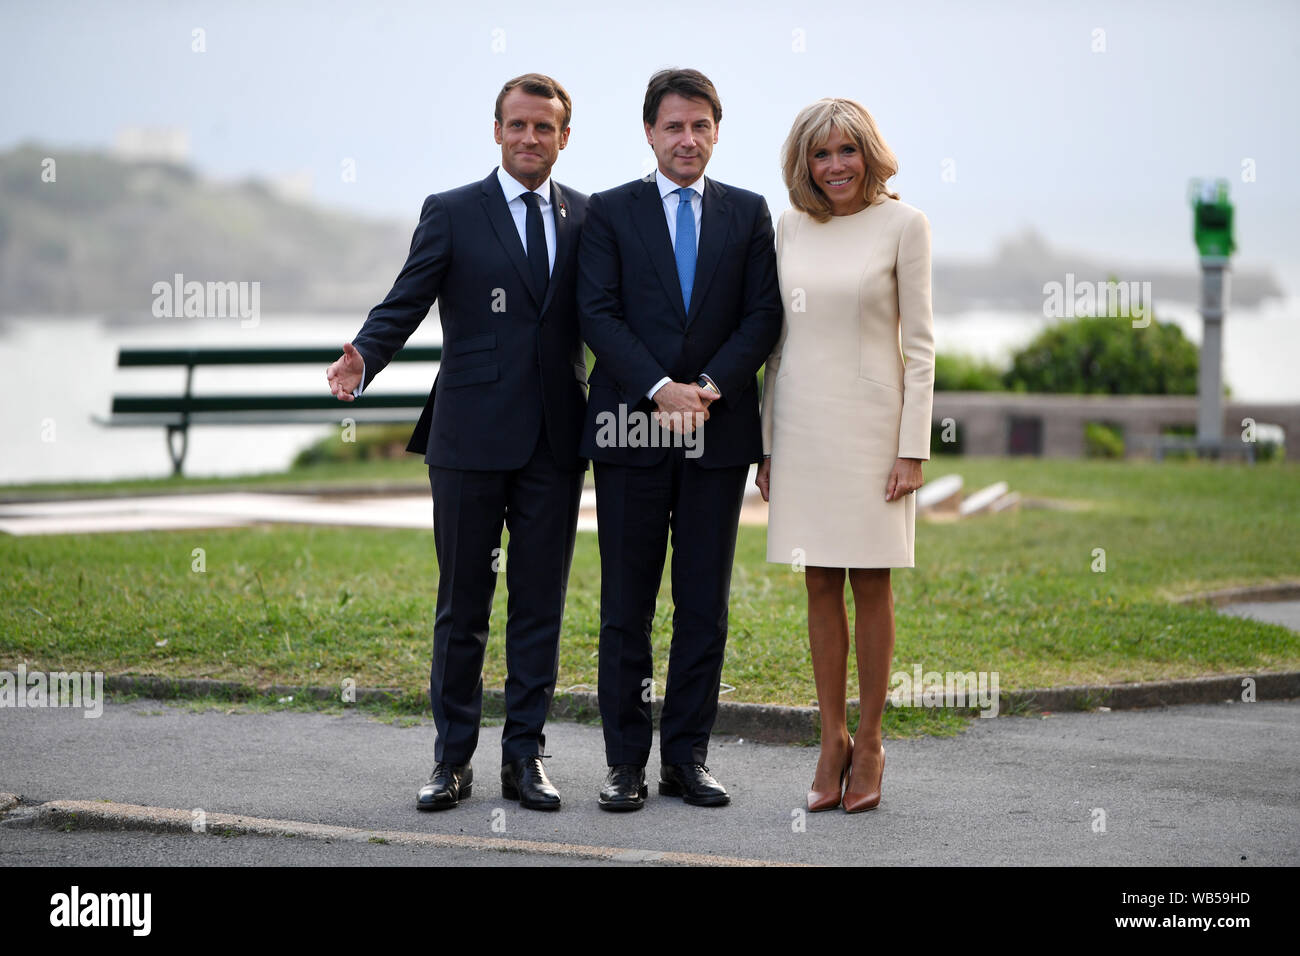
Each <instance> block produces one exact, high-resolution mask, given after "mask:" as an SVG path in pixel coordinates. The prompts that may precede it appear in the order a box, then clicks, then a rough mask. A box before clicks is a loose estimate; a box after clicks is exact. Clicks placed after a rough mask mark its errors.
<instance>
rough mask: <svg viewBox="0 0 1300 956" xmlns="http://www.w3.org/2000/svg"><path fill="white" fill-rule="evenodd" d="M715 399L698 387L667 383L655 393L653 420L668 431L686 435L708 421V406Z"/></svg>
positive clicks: (682, 383)
mask: <svg viewBox="0 0 1300 956" xmlns="http://www.w3.org/2000/svg"><path fill="white" fill-rule="evenodd" d="M717 397H718V396H717V395H716V394H715V393H713V392H711V391H709V390H708V389H707V388H700V386H698V385H688V384H686V383H685V382H668V383H666V384H665V385H664V386H663V387H662V388H660V389H659V391H657V392H655V397H654V402H655V406H656V408H655V412H654V415H653V418H654V420H655V421H656V422H658V423H659V424H660V425H661V426H663V427H664V428H667V429H668V430H669V431H674V432H681V433H683V434H687V433H689V432H693V431H694V430H695V428H696V426H697V425H702V424H704V422H706V421H708V420H709V405H710V404H711V403H712V402H713V401H714V400H715V399H716V398H717Z"/></svg>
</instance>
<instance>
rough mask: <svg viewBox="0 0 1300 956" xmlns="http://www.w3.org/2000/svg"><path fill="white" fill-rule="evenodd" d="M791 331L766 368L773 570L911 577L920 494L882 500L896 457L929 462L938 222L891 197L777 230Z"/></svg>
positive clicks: (794, 218) (802, 217)
mask: <svg viewBox="0 0 1300 956" xmlns="http://www.w3.org/2000/svg"><path fill="white" fill-rule="evenodd" d="M776 248H777V269H778V273H779V277H780V282H781V296H782V299H783V300H784V303H785V320H784V323H783V325H782V329H781V338H780V339H779V341H778V342H777V345H776V348H775V350H774V351H773V352H772V355H771V356H770V357H769V358H768V360H767V371H766V372H765V373H764V387H763V412H762V416H763V418H762V422H763V451H764V453H765V454H769V455H771V456H772V471H771V490H770V492H769V497H770V501H769V510H768V524H767V560H768V561H772V562H779V563H783V564H790V563H793V562H800V563H801V564H802V565H803V566H813V567H835V568H910V567H913V566H914V565H915V559H914V549H913V542H914V538H915V523H916V495H915V494H909V495H906V496H905V497H903V498H902V499H900V500H896V501H891V502H886V501H885V485H886V483H887V481H888V479H889V473H890V471H891V470H892V469H893V466H894V462H895V460H897V459H898V458H920V459H928V458H929V457H930V413H931V406H932V404H933V397H934V319H933V315H932V312H931V306H930V223H929V220H927V219H926V217H925V215H924V213H922V212H921V211H920V210H919V209H916V208H915V207H914V206H909V205H908V204H907V203H904V202H900V201H899V200H897V199H890V198H888V197H884V198H882V199H881V200H879V201H878V202H876V203H875V204H873V205H871V206H868V207H867V208H866V209H863V210H861V211H860V212H857V213H854V214H853V215H849V216H832V217H831V219H830V221H829V222H824V223H822V222H817V220H815V219H813V218H812V217H811V216H809V215H807V214H806V213H803V212H800V211H798V210H796V209H790V210H787V211H786V212H785V213H783V214H782V216H781V219H780V221H779V223H778V224H777V230H776Z"/></svg>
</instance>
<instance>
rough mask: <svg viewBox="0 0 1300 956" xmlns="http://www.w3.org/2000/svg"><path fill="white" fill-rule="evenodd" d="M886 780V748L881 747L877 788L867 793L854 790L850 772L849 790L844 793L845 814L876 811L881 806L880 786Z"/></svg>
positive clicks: (882, 745)
mask: <svg viewBox="0 0 1300 956" xmlns="http://www.w3.org/2000/svg"><path fill="white" fill-rule="evenodd" d="M884 779H885V747H884V744H881V746H880V776H878V777H877V778H876V786H875V789H873V790H868V791H866V792H865V793H863V792H856V791H854V790H853V777H852V771H850V776H849V784H848V789H846V790H845V791H844V812H845V813H861V812H862V811H863V810H874V809H876V807H878V806H879V805H880V785H881V783H882V782H883V781H884Z"/></svg>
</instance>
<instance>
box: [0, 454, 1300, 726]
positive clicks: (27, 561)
mask: <svg viewBox="0 0 1300 956" xmlns="http://www.w3.org/2000/svg"><path fill="white" fill-rule="evenodd" d="M412 464H414V465H415V467H406V466H407V463H382V466H381V468H379V469H374V468H373V466H372V467H371V470H369V471H368V470H367V468H366V467H363V466H362V465H357V466H351V467H349V468H346V469H342V470H341V471H336V472H335V474H334V477H335V478H338V479H339V480H342V478H343V477H346V478H347V480H353V481H355V480H361V479H364V478H366V477H367V476H369V477H370V478H374V477H375V475H376V474H377V473H378V472H383V473H382V474H381V475H380V477H381V479H384V480H387V479H390V478H391V477H392V474H394V473H398V472H400V471H401V468H403V467H406V470H407V471H408V472H410V473H411V474H412V475H414V476H415V477H416V478H417V479H418V478H420V477H422V476H423V474H424V472H423V466H422V465H418V463H416V462H415V460H414V459H412ZM399 466H400V467H399ZM952 471H956V472H958V473H960V474H962V475H963V476H964V477H965V479H966V485H967V488H968V489H973V488H977V487H980V486H982V485H984V484H986V483H990V482H992V481H995V480H999V479H1004V480H1006V481H1008V482H1010V484H1011V487H1012V488H1013V489H1015V490H1018V491H1020V492H1022V493H1023V494H1024V495H1026V496H1028V497H1031V498H1041V499H1052V500H1054V501H1056V502H1059V503H1068V504H1070V505H1072V506H1073V507H1072V508H1070V509H1069V510H1064V509H1063V510H1050V509H1025V510H1022V511H1020V512H1018V513H1004V514H1000V515H992V516H987V517H980V518H972V519H968V520H965V521H961V522H954V523H930V522H927V521H922V522H920V523H919V524H918V527H917V543H916V553H917V567H916V568H915V569H913V570H902V571H896V572H895V573H894V592H895V601H896V606H897V625H898V640H897V645H896V650H895V669H896V670H902V671H907V672H908V673H909V674H910V673H911V671H912V669H913V666H914V665H916V664H920V665H921V666H922V668H923V669H924V670H927V671H931V670H933V671H940V672H942V671H950V670H951V671H958V670H960V671H970V670H976V671H997V672H998V673H999V675H1000V682H1001V686H1002V687H1003V688H1026V687H1041V686H1050V685H1060V684H1074V683H1085V682H1095V681H1106V682H1110V681H1136V680H1151V679H1157V678H1167V677H1191V676H1201V675H1208V674H1215V673H1222V672H1236V671H1244V672H1250V673H1258V672H1262V671H1276V670H1285V669H1294V668H1296V667H1297V666H1300V635H1297V634H1295V633H1292V632H1291V631H1288V630H1286V629H1284V628H1281V627H1277V626H1273V625H1267V624H1259V623H1255V622H1252V621H1247V620H1242V619H1238V618H1229V617H1224V616H1220V615H1219V614H1217V613H1216V612H1215V611H1214V610H1212V609H1210V608H1207V607H1204V606H1186V605H1179V604H1175V603H1173V602H1172V600H1171V599H1173V598H1175V597H1177V596H1180V595H1185V594H1189V593H1193V592H1197V591H1202V590H1208V589H1212V588H1219V587H1227V586H1231V585H1239V584H1260V583H1266V582H1277V581H1284V580H1297V579H1300V468H1298V467H1296V466H1294V465H1281V464H1275V465H1267V466H1258V467H1254V468H1250V467H1246V466H1244V465H1215V464H1208V463H1198V462H1181V463H1166V464H1163V465H1156V464H1146V463H1129V462H1093V461H1042V460H1031V459H939V460H937V461H935V462H933V463H931V464H929V465H927V469H926V477H927V479H933V478H935V477H937V476H938V475H940V474H943V473H947V472H952ZM340 476H342V477H340ZM267 480H268V481H269V480H270V479H267ZM281 480H282V481H289V479H288V478H282V479H281ZM297 480H301V477H299V478H298V479H297ZM155 484H156V483H155ZM164 484H174V483H164ZM121 489H122V486H121V484H120V483H119V484H117V485H114V486H113V487H112V489H111V490H118V491H120V490H121ZM83 490H84V489H83ZM195 548H203V549H204V551H205V558H206V571H204V572H202V573H197V572H195V571H192V570H191V563H192V561H193V560H194V559H193V557H192V552H193V549H195ZM1097 548H1102V549H1105V561H1106V570H1105V571H1104V572H1102V573H1098V572H1095V571H1093V570H1092V566H1093V564H1094V561H1095V559H1094V553H1093V552H1094V549H1097ZM764 549H765V532H764V530H763V529H762V528H741V531H740V539H739V545H738V548H737V554H736V565H735V571H734V574H733V577H732V599H731V629H730V637H729V639H728V644H727V659H726V665H725V668H724V671H723V680H724V681H725V682H726V683H728V684H730V685H732V686H734V688H735V690H734V692H732V693H729V694H728V695H727V697H726V699H729V700H742V701H762V702H768V703H781V704H810V703H812V702H814V700H815V696H816V694H815V690H814V686H813V681H812V672H811V668H810V664H809V656H808V649H807V637H806V630H805V603H804V601H805V599H804V590H803V577H802V575H800V574H798V573H796V572H795V571H793V570H791V569H790V568H789V567H787V566H784V565H776V564H768V563H767V562H766V561H765V560H764V554H765V551H764ZM0 571H2V572H3V576H2V580H0V593H2V594H3V602H2V605H0V667H4V668H7V669H12V668H13V667H14V666H16V665H17V664H18V663H19V662H22V661H25V662H26V663H27V666H28V667H29V668H30V669H40V670H72V669H78V670H82V669H90V670H102V671H105V672H107V673H121V672H126V671H131V672H136V673H150V674H162V675H169V676H184V677H213V678H221V679H227V680H239V681H243V682H247V683H257V684H262V685H267V684H270V683H284V684H299V683H307V684H323V685H334V686H337V685H338V684H339V683H340V682H341V681H342V680H343V679H344V678H346V677H351V678H353V679H355V680H356V682H357V684H358V685H359V686H394V687H399V688H402V689H403V690H405V691H408V692H418V691H419V690H420V689H422V688H423V687H425V686H426V684H427V680H428V662H429V651H430V645H431V633H432V622H433V604H434V595H435V592H436V583H437V565H436V562H435V559H434V551H433V535H432V530H429V531H410V530H396V531H385V530H377V529H336V528H321V527H303V526H295V525H282V526H274V527H258V528H252V529H235V530H213V531H174V532H149V533H134V534H104V535H65V536H55V537H31V538H0ZM599 584H600V568H599V555H598V552H597V546H596V538H595V535H592V534H582V535H579V539H578V548H577V554H576V556H575V559H574V566H573V574H572V578H571V581H570V587H569V602H568V608H567V612H566V617H565V630H564V634H563V636H562V640H561V660H560V678H559V683H558V687H559V688H560V689H564V688H569V687H573V686H575V685H586V687H588V688H594V686H595V683H596V647H597V627H598V621H599ZM505 597H506V594H505V587H504V580H503V581H502V582H501V584H500V586H499V587H498V591H497V600H496V605H495V608H494V613H493V639H492V641H491V642H490V644H489V647H488V653H487V660H486V665H485V674H484V681H485V684H486V686H489V687H500V686H502V684H503V681H504V673H505V654H504V648H503V642H502V640H501V630H500V628H501V626H502V624H503V622H504V620H505ZM671 615H672V607H671V603H670V595H669V592H668V586H667V575H665V584H664V588H663V590H662V591H661V600H660V606H659V611H658V614H657V616H656V621H655V663H656V667H655V670H656V673H655V678H656V680H657V681H658V682H659V684H658V686H659V687H660V688H662V687H663V680H664V670H665V666H666V663H667V650H668V637H669V634H668V629H669V627H670V623H671ZM164 642H165V643H164ZM160 645H161V646H160ZM851 671H852V669H851ZM850 683H851V688H850V693H851V694H855V693H856V684H855V682H854V680H853V679H852V673H851V680H850Z"/></svg>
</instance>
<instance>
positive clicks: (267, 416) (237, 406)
mask: <svg viewBox="0 0 1300 956" xmlns="http://www.w3.org/2000/svg"><path fill="white" fill-rule="evenodd" d="M340 354H341V350H340V349H337V348H264V349H232V348H204V349H184V348H182V349H121V350H119V351H118V354H117V367H118V368H168V367H174V368H184V369H185V391H184V392H183V393H182V394H179V395H115V396H114V397H113V409H112V415H111V417H109V418H101V417H99V416H92V418H93V420H94V421H95V422H96V423H98V424H100V425H105V426H108V427H110V428H132V427H142V426H143V427H155V428H156V427H159V426H161V427H164V428H166V429H167V453H168V454H169V455H170V456H171V460H172V474H173V475H179V474H180V473H181V469H182V468H183V467H184V465H185V453H186V451H187V450H188V447H189V429H190V426H191V425H299V424H331V423H337V422H339V421H341V420H342V419H344V418H351V419H352V420H353V421H356V422H367V423H372V424H402V423H406V422H414V421H415V420H416V419H418V418H419V417H420V412H421V411H422V410H423V409H424V404H425V402H426V401H427V400H428V398H429V395H428V393H427V392H420V393H418V394H417V393H414V392H412V393H408V394H404V395H385V394H383V393H381V392H372V391H370V390H369V389H367V390H366V393H365V396H364V397H363V398H362V399H361V400H359V401H357V402H355V403H352V402H340V401H339V400H338V399H337V398H335V397H334V396H333V395H331V394H330V392H329V388H328V387H327V385H326V384H325V381H324V375H323V372H324V370H325V368H326V367H328V366H329V365H331V364H332V363H333V362H334V361H335V360H336V359H338V357H339V355H340ZM441 358H442V348H441V347H440V346H413V347H411V348H404V349H401V350H400V351H399V352H398V353H397V354H396V355H394V356H393V359H392V360H393V361H394V362H437V361H440V360H441ZM200 365H316V366H318V367H319V368H320V369H321V371H322V377H321V387H320V390H319V391H318V392H313V393H312V394H310V395H277V394H270V393H268V394H256V395H195V394H194V392H193V384H194V369H195V368H197V367H198V366H200Z"/></svg>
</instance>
